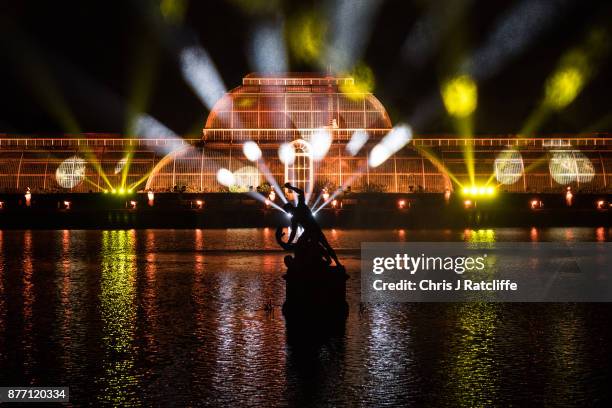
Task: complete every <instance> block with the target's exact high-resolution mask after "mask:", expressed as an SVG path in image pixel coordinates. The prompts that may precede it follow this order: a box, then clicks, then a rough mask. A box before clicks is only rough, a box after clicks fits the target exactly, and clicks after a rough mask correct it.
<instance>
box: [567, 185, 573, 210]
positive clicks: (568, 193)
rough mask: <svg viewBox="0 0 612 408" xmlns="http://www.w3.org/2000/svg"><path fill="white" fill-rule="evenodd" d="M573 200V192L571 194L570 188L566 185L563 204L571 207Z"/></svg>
mask: <svg viewBox="0 0 612 408" xmlns="http://www.w3.org/2000/svg"><path fill="white" fill-rule="evenodd" d="M573 201H574V194H572V188H571V187H569V186H568V187H567V190H566V192H565V204H567V206H568V207H571V206H572V203H573Z"/></svg>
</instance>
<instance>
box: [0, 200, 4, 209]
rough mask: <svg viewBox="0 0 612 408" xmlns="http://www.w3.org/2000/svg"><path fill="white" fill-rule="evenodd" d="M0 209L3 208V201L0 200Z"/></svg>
mask: <svg viewBox="0 0 612 408" xmlns="http://www.w3.org/2000/svg"><path fill="white" fill-rule="evenodd" d="M0 210H4V201H0Z"/></svg>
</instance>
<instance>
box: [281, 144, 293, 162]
mask: <svg viewBox="0 0 612 408" xmlns="http://www.w3.org/2000/svg"><path fill="white" fill-rule="evenodd" d="M278 158H279V159H280V161H281V163H283V164H288V165H289V164H293V162H294V161H295V149H294V148H293V146H292V145H291V143H283V144H282V145H280V147H279V148H278Z"/></svg>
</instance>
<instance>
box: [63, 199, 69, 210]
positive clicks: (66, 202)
mask: <svg viewBox="0 0 612 408" xmlns="http://www.w3.org/2000/svg"><path fill="white" fill-rule="evenodd" d="M70 204H71V203H70V201H64V209H65V210H69V209H70Z"/></svg>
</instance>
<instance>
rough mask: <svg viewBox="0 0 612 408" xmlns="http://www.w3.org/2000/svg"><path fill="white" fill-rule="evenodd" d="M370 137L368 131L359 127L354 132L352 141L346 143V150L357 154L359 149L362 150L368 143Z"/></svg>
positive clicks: (352, 154)
mask: <svg viewBox="0 0 612 408" xmlns="http://www.w3.org/2000/svg"><path fill="white" fill-rule="evenodd" d="M368 139H369V136H368V133H367V132H366V131H365V130H363V129H359V130H358V131H356V132H355V133H353V136H351V140H350V142H348V143H347V144H346V151H347V152H349V153H350V154H351V156H355V155H356V154H357V153H359V150H361V148H362V147H363V146H364V145H365V144H366V142H367V141H368Z"/></svg>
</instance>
